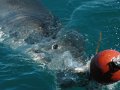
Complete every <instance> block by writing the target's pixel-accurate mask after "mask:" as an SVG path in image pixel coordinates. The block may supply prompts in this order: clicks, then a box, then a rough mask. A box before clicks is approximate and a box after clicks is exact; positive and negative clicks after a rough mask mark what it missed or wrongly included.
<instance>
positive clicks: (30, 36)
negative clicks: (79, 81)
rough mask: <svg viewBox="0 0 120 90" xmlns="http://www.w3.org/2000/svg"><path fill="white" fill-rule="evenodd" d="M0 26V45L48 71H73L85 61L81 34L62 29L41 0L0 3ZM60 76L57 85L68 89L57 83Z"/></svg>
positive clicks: (11, 0) (2, 0) (13, 0)
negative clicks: (15, 50)
mask: <svg viewBox="0 0 120 90" xmlns="http://www.w3.org/2000/svg"><path fill="white" fill-rule="evenodd" d="M0 27H1V28H0V34H2V35H1V36H0V37H1V38H3V39H2V40H1V42H2V43H4V44H9V45H10V47H11V48H14V49H19V50H21V52H23V53H25V54H28V55H29V56H30V57H32V58H33V59H35V60H37V61H38V62H40V63H42V64H45V65H46V66H47V67H48V68H49V69H52V70H58V71H59V70H61V71H62V70H66V69H73V68H75V67H80V66H81V65H83V63H84V62H85V61H83V60H82V59H83V56H84V55H83V54H84V40H83V37H82V35H81V34H80V33H78V32H77V31H75V30H69V29H66V28H62V26H61V23H60V22H59V21H58V20H57V19H56V18H55V17H54V16H53V15H52V13H51V12H50V11H48V10H47V9H46V8H45V7H44V6H43V5H42V4H41V2H40V0H0ZM67 73H68V72H67ZM62 74H63V73H61V75H62ZM61 75H58V77H59V78H58V79H59V81H60V83H61V82H62V85H63V84H64V85H65V84H66V85H67V86H70V85H68V83H69V82H67V83H64V80H63V81H61V80H60V78H63V76H64V75H63V76H61ZM73 76H74V75H73ZM71 77H72V76H71ZM69 84H70V83H69Z"/></svg>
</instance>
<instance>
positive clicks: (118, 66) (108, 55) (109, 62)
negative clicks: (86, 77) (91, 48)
mask: <svg viewBox="0 0 120 90" xmlns="http://www.w3.org/2000/svg"><path fill="white" fill-rule="evenodd" d="M90 76H91V78H92V79H93V80H95V81H97V82H98V83H101V84H111V83H114V82H117V81H119V80H120V53H119V52H118V51H115V50H104V51H101V52H99V53H98V54H96V55H95V56H94V57H93V59H92V60H91V63H90Z"/></svg>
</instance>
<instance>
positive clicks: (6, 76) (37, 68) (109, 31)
mask: <svg viewBox="0 0 120 90" xmlns="http://www.w3.org/2000/svg"><path fill="white" fill-rule="evenodd" d="M42 3H43V5H44V6H45V7H46V8H48V10H50V11H51V12H52V13H53V14H54V15H55V16H56V17H57V18H58V19H59V20H60V21H61V23H62V25H63V27H66V28H68V29H69V28H70V29H73V30H77V31H79V32H80V33H81V34H82V35H83V36H84V39H85V52H86V54H87V57H88V58H91V56H93V55H95V52H96V48H97V45H98V41H99V38H100V33H101V34H102V37H101V38H102V40H101V43H100V48H99V51H101V50H104V49H115V50H118V51H120V1H119V0H42ZM119 85H120V84H119V82H117V83H115V84H111V85H108V86H98V87H97V86H96V85H94V84H93V85H92V86H91V87H93V88H94V89H90V88H89V87H88V88H89V89H88V88H86V87H84V88H82V87H73V88H68V89H63V90H120V86H119ZM99 87H101V88H99ZM0 90H58V88H57V84H56V80H55V75H54V72H53V71H50V70H46V69H44V68H43V67H41V65H40V64H39V63H37V62H34V61H33V60H32V59H30V58H29V57H28V56H26V55H23V54H21V53H20V52H19V51H15V50H13V49H11V48H10V47H9V46H8V45H4V44H2V43H0Z"/></svg>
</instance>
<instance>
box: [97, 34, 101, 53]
mask: <svg viewBox="0 0 120 90" xmlns="http://www.w3.org/2000/svg"><path fill="white" fill-rule="evenodd" d="M101 41H102V32H100V36H99V40H98V43H97V47H96V54H97V53H98V51H99V48H100V44H101Z"/></svg>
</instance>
